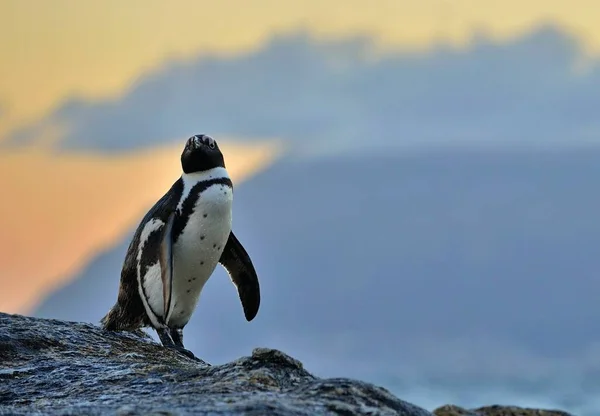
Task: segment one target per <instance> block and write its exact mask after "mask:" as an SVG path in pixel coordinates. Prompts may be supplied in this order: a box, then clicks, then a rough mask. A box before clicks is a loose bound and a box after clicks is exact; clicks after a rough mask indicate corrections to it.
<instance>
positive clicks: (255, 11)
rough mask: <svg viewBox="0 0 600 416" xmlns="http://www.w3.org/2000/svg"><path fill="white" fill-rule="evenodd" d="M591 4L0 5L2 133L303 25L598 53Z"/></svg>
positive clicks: (402, 39)
mask: <svg viewBox="0 0 600 416" xmlns="http://www.w3.org/2000/svg"><path fill="white" fill-rule="evenodd" d="M594 4H595V2H594V0H576V1H566V0H550V1H548V0H530V1H527V2H522V1H517V0H507V1H502V2H498V1H495V0H422V1H419V2H413V1H409V0H372V1H365V0H348V1H342V0H327V1H321V0H302V1H289V0H288V1H273V0H257V1H254V2H253V3H252V8H249V7H247V3H245V2H242V1H239V0H238V1H235V0H225V1H222V2H214V1H193V0H180V1H176V2H169V3H166V2H161V1H158V0H148V1H143V0H131V1H128V2H120V1H116V0H107V1H103V2H92V1H87V0H86V1H77V0H56V1H53V2H46V1H43V0H2V1H0V53H1V56H0V58H1V62H2V65H0V108H2V113H0V137H2V133H3V132H4V133H6V132H7V131H8V130H9V129H10V128H12V127H14V126H15V125H20V124H22V123H24V122H26V121H30V120H32V119H34V118H36V117H39V116H41V115H42V114H44V113H45V112H47V111H49V110H50V109H52V108H54V107H55V106H57V105H58V103H59V102H61V100H64V99H65V98H66V97H68V96H71V95H73V94H76V95H78V96H84V97H90V98H99V97H115V96H119V94H120V93H121V92H122V91H123V90H124V88H126V87H127V86H128V85H129V84H131V83H132V82H135V80H136V79H137V77H139V76H140V74H142V73H143V72H145V71H148V70H149V69H152V68H155V67H157V66H159V65H160V64H161V62H163V61H164V60H166V59H173V58H180V59H185V58H189V57H192V56H197V55H198V54H201V53H217V54H225V55H226V54H232V53H239V52H241V51H249V50H253V49H256V48H259V47H260V45H261V44H263V43H264V42H266V41H267V39H268V38H269V37H270V36H271V35H273V34H274V33H281V32H286V31H290V30H294V29H297V28H307V29H308V30H310V32H311V33H313V34H314V35H315V36H318V37H320V38H331V37H340V36H356V35H360V34H367V35H371V36H374V37H375V38H376V39H377V44H378V47H379V48H381V49H386V48H409V49H422V48H425V47H427V46H429V45H431V44H432V43H436V42H448V43H451V44H455V45H461V44H465V43H468V41H469V39H470V38H471V36H472V34H473V33H474V31H484V32H486V33H489V34H490V35H491V36H493V37H494V38H497V39H507V38H511V37H514V36H517V35H519V34H521V33H523V32H524V31H527V30H529V29H531V27H533V26H535V25H539V24H541V23H543V22H548V21H551V22H555V23H557V24H559V25H560V26H561V27H564V28H565V29H566V30H568V31H572V32H573V33H576V34H577V35H578V36H581V37H582V38H583V40H584V41H585V43H586V45H588V46H589V50H590V51H591V52H597V51H598V50H600V29H599V28H598V26H597V22H598V20H599V19H600V9H599V8H597V7H594Z"/></svg>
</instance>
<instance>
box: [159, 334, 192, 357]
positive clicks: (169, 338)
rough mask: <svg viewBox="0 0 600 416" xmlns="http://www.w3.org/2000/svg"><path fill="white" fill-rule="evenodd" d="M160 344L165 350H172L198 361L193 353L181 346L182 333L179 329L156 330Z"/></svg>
mask: <svg viewBox="0 0 600 416" xmlns="http://www.w3.org/2000/svg"><path fill="white" fill-rule="evenodd" d="M156 333H157V334H158V337H159V338H160V342H161V343H162V345H163V346H164V347H166V348H170V349H173V350H175V351H177V352H178V353H180V354H182V355H185V356H186V357H188V358H191V359H192V360H196V361H200V359H199V358H197V357H196V356H195V355H194V353H193V352H191V351H190V350H188V349H186V348H185V347H184V346H183V331H182V330H181V329H179V328H156Z"/></svg>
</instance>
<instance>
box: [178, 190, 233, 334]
mask: <svg viewBox="0 0 600 416" xmlns="http://www.w3.org/2000/svg"><path fill="white" fill-rule="evenodd" d="M232 202H233V190H232V189H231V188H230V187H229V186H227V185H224V184H215V185H212V186H210V187H209V188H207V189H205V190H204V191H203V192H202V193H201V194H200V196H199V198H198V199H197V201H196V203H195V205H194V208H193V211H192V213H191V215H190V216H189V218H188V220H187V222H186V224H185V227H184V228H183V231H182V233H181V235H180V236H179V238H178V239H177V241H176V242H175V244H174V246H173V288H172V298H171V311H170V314H169V326H172V327H182V326H184V325H185V324H187V322H188V321H189V319H190V317H191V315H192V313H193V311H194V309H195V308H196V305H197V303H198V300H199V297H200V293H201V292H202V288H203V287H204V285H205V283H206V282H207V281H208V279H209V278H210V276H211V275H212V273H213V272H214V270H215V268H216V266H217V264H218V262H219V259H220V257H221V253H222V252H223V249H224V247H225V244H226V243H227V239H228V237H229V233H230V232H231V216H232V212H231V211H232Z"/></svg>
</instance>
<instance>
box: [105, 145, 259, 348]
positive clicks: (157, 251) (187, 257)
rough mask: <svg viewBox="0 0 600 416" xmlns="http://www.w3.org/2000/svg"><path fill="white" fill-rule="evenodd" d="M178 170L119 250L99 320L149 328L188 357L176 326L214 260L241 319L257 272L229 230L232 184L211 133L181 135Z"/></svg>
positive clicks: (254, 308) (253, 306)
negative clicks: (112, 291)
mask: <svg viewBox="0 0 600 416" xmlns="http://www.w3.org/2000/svg"><path fill="white" fill-rule="evenodd" d="M181 168H182V171H183V172H182V174H181V176H180V177H179V179H177V180H176V181H175V182H174V183H173V185H172V186H171V188H170V189H169V190H168V191H167V192H166V193H165V194H164V195H163V196H162V198H160V199H159V200H158V201H157V202H156V203H155V204H154V205H153V206H152V207H151V208H150V210H149V211H148V212H147V213H146V215H145V216H144V217H143V218H142V220H141V222H140V223H139V225H138V227H137V229H136V231H135V233H134V235H133V237H132V240H131V242H130V244H129V247H128V249H127V254H126V256H125V260H124V262H123V267H122V270H121V279H120V282H119V292H118V296H117V301H116V303H115V304H114V306H113V307H112V308H111V309H110V310H109V311H108V313H107V314H106V315H105V316H104V317H103V318H102V319H101V324H102V326H103V327H104V329H106V330H110V331H123V330H125V331H137V330H138V329H140V328H143V327H152V328H153V329H154V330H155V331H156V333H157V334H158V337H159V338H160V341H161V343H162V345H163V346H164V347H167V348H171V349H174V350H177V351H178V352H180V353H182V354H184V355H186V356H188V357H190V358H192V359H196V357H195V356H194V354H193V353H192V352H191V351H189V350H188V349H186V348H185V347H184V344H183V329H184V327H185V326H186V325H187V323H188V322H189V320H190V318H191V316H192V313H193V312H194V309H195V308H196V306H197V304H198V300H199V298H200V294H201V292H202V289H203V287H204V285H205V284H206V282H207V281H208V279H209V278H210V276H211V275H212V273H213V271H214V270H215V269H216V267H217V264H221V265H222V266H223V267H224V269H225V270H226V271H227V273H228V275H229V277H230V279H231V282H232V283H233V285H234V286H235V287H236V289H237V292H238V296H239V299H240V301H241V304H242V308H243V311H244V315H245V318H246V320H247V321H248V322H250V321H252V320H253V319H254V317H255V316H256V314H257V313H258V309H259V306H260V286H259V282H258V276H257V274H256V271H255V269H254V265H253V263H252V260H251V259H250V256H249V255H248V253H247V252H246V249H245V248H244V246H243V245H242V244H241V243H240V241H239V240H238V239H237V237H236V236H235V234H234V233H233V231H232V225H231V224H232V202H233V183H232V182H231V179H230V177H229V174H228V173H227V170H226V168H225V161H224V158H223V154H222V153H221V150H220V149H219V146H218V144H217V142H216V140H214V139H213V138H212V137H210V136H208V135H205V134H197V135H194V136H192V137H190V138H188V139H187V141H186V144H185V147H184V149H183V152H182V153H181Z"/></svg>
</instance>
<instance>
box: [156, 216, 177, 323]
mask: <svg viewBox="0 0 600 416" xmlns="http://www.w3.org/2000/svg"><path fill="white" fill-rule="evenodd" d="M174 222H175V211H173V212H171V214H170V215H169V217H168V218H167V222H166V223H165V225H164V228H163V233H162V238H161V242H160V256H159V261H160V277H161V280H162V285H163V302H164V303H163V308H164V309H163V320H164V323H165V324H166V323H167V321H168V318H169V310H170V309H171V291H172V288H173V223H174Z"/></svg>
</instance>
